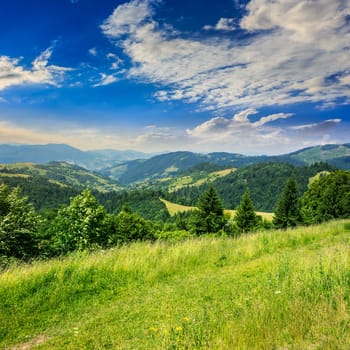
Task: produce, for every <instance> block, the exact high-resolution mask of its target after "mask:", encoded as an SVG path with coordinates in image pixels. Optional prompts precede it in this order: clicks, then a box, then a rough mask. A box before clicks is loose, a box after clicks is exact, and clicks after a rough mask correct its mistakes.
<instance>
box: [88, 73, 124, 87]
mask: <svg viewBox="0 0 350 350" xmlns="http://www.w3.org/2000/svg"><path fill="white" fill-rule="evenodd" d="M118 80H119V79H118V78H117V77H116V76H115V75H114V74H105V73H100V81H99V82H98V83H96V84H94V85H93V87H99V86H106V85H110V84H113V83H115V82H116V81H118Z"/></svg>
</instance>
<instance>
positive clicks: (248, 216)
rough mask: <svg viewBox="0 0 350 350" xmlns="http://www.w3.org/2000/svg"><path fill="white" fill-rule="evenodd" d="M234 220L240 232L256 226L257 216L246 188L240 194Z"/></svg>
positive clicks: (253, 228)
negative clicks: (239, 201) (240, 197)
mask: <svg viewBox="0 0 350 350" xmlns="http://www.w3.org/2000/svg"><path fill="white" fill-rule="evenodd" d="M234 220H235V223H236V225H237V228H238V230H239V231H240V232H250V231H254V230H255V229H256V228H257V225H258V217H257V215H256V214H255V209H254V205H253V202H252V200H251V198H250V195H249V191H248V190H246V191H245V192H244V195H243V196H242V199H241V203H240V205H239V206H238V208H237V211H236V214H235V217H234Z"/></svg>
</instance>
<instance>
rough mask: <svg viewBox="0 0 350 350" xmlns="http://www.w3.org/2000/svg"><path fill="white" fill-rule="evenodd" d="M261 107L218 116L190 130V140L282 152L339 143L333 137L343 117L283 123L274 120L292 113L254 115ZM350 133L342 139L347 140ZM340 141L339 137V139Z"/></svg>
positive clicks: (221, 147)
mask: <svg viewBox="0 0 350 350" xmlns="http://www.w3.org/2000/svg"><path fill="white" fill-rule="evenodd" d="M257 113H258V111H256V110H254V109H247V110H244V111H241V112H239V113H236V114H235V115H234V116H233V117H232V118H231V119H228V118H223V117H215V118H211V119H210V120H208V121H206V122H204V123H202V124H200V125H198V126H196V127H194V128H193V129H188V130H187V135H188V137H189V141H188V142H189V143H192V144H193V145H196V147H198V148H199V149H206V150H208V151H212V150H217V151H220V150H222V151H225V150H226V151H227V150H229V151H232V152H239V153H244V154H247V153H251V154H257V152H258V153H260V154H282V153H287V152H291V151H294V150H296V149H299V148H300V147H308V146H314V145H319V144H326V143H336V140H335V139H334V138H333V136H334V135H335V131H336V134H337V135H338V131H339V130H336V128H338V127H339V126H340V123H341V122H342V120H341V119H338V118H336V119H328V120H325V121H322V122H319V123H312V124H302V125H294V126H289V127H283V128H282V127H281V126H279V124H278V123H273V122H276V121H278V120H281V119H287V118H291V117H292V116H293V115H292V114H289V113H277V114H270V115H267V116H263V117H260V118H259V119H257V120H255V119H256V118H254V121H253V120H252V119H253V118H252V116H254V115H255V114H257ZM346 140H347V136H345V137H344V138H343V139H342V141H343V142H346ZM338 142H339V139H338Z"/></svg>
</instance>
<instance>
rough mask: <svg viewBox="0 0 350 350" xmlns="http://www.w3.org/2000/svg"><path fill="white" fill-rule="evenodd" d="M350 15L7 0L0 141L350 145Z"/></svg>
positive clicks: (218, 148)
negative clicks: (349, 44) (10, 0)
mask: <svg viewBox="0 0 350 350" xmlns="http://www.w3.org/2000/svg"><path fill="white" fill-rule="evenodd" d="M18 9H21V11H19V10H18ZM349 13H350V2H349V0H346V1H345V2H344V1H342V0H334V1H332V2H327V1H326V2H309V1H306V0H302V1H299V2H297V3H295V2H293V1H287V2H286V1H283V0H277V1H273V2H272V1H269V0H221V1H220V6H217V1H214V0H202V1H200V2H198V1H184V0H177V1H175V0H131V1H116V0H106V1H104V2H103V3H97V2H96V1H93V0H53V1H50V2H42V1H40V0H33V1H31V2H27V1H23V0H14V1H12V2H6V3H4V4H3V5H2V11H1V13H0V19H1V20H0V28H1V33H2V38H1V41H2V44H1V48H0V143H1V144H19V145H30V144H32V145H43V144H49V143H51V144H67V145H71V146H72V147H75V148H78V149H80V150H105V149H109V150H118V151H123V150H124V151H127V150H130V151H138V152H143V153H168V152H174V150H177V151H190V152H196V153H213V152H228V153H238V154H243V155H281V154H286V153H291V152H295V151H298V150H300V149H304V148H308V147H312V146H322V145H326V144H345V143H349V142H350V138H349V135H350V116H349V112H350V60H349V58H348V56H349V55H348V52H349V48H348V43H349V42H350V21H349ZM28 28H29V29H28ZM23 33H25V35H24V34H23ZM258 150H259V152H257V151H258Z"/></svg>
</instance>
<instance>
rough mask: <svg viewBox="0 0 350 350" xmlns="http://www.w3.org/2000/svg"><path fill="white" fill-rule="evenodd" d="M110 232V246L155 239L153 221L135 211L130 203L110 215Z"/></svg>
mask: <svg viewBox="0 0 350 350" xmlns="http://www.w3.org/2000/svg"><path fill="white" fill-rule="evenodd" d="M108 232H109V238H108V244H109V245H110V246H114V245H118V244H121V243H127V242H133V241H144V240H152V239H154V235H153V227H152V225H151V223H150V222H149V221H147V220H145V219H143V218H142V217H140V216H139V215H137V214H136V213H133V212H132V210H131V208H130V206H128V205H124V206H123V209H122V211H121V212H120V213H119V214H118V215H116V216H110V218H109V229H108Z"/></svg>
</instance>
